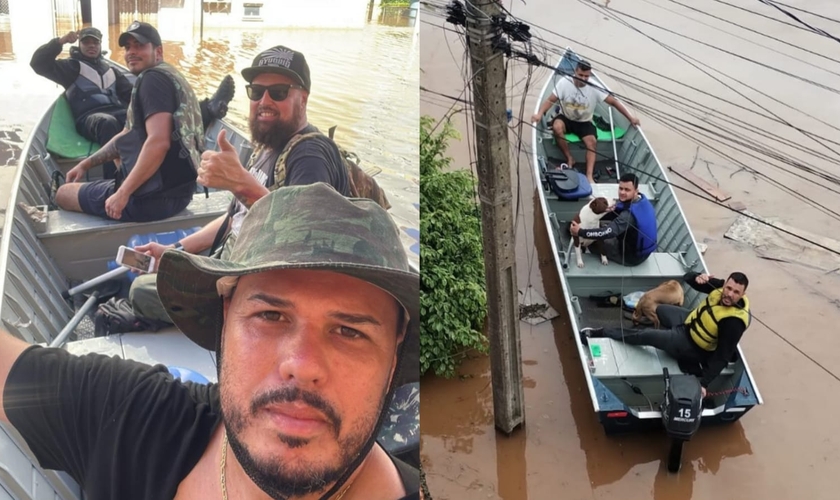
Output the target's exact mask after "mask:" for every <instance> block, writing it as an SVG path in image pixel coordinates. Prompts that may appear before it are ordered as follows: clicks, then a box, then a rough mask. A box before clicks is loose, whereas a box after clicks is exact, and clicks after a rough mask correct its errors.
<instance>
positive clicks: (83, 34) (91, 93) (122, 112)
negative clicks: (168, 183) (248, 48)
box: [29, 27, 235, 179]
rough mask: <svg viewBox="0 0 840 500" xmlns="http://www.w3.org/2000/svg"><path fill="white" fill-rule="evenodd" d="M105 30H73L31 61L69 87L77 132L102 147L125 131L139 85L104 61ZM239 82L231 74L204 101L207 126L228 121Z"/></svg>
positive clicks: (107, 173) (106, 167) (107, 170)
mask: <svg viewBox="0 0 840 500" xmlns="http://www.w3.org/2000/svg"><path fill="white" fill-rule="evenodd" d="M76 40H78V41H79V46H78V47H75V46H74V47H70V57H69V58H67V59H57V57H58V56H59V54H61V51H62V48H63V46H64V44H66V43H74V42H75V41H76ZM101 44H102V32H100V31H99V30H98V29H96V28H92V27H91V28H84V29H82V30H81V31H78V32H75V31H70V32H68V33H67V34H66V35H64V36H62V37H60V38H53V39H52V40H50V41H49V42H47V43H46V44H44V45H42V46H41V47H39V48H38V49H37V50H36V51H35V53H34V54H33V55H32V60H31V62H30V63H29V64H30V66H32V69H33V70H35V73H37V74H39V75H41V76H43V77H45V78H48V79H50V80H52V81H53V82H55V83H57V84H59V85H61V86H62V87H64V89H65V92H64V95H65V97H66V98H67V102H68V104H69V105H70V111H71V112H72V113H73V117H74V118H75V120H76V131H77V132H79V134H80V135H81V136H82V137H84V138H85V139H88V140H90V141H94V142H96V143H98V144H99V145H100V146H103V145H105V144H108V142H109V141H110V140H111V139H112V138H113V137H114V136H115V135H117V134H118V133H120V132H121V131H122V130H123V128H125V117H126V108H127V107H128V103H129V102H130V101H131V90H132V89H133V87H134V82H133V81H129V79H128V78H126V76H125V75H124V74H122V73H121V72H119V71H115V70H114V69H113V68H112V67H111V66H110V65H109V64H108V63H107V62H106V61H105V59H104V56H105V54H106V53H107V52H103V51H102V45H101ZM234 90H235V87H234V84H233V79H232V78H231V77H230V75H228V76H226V77H225V78H224V79H223V80H222V83H221V85H219V88H218V90H216V93H215V94H214V95H213V96H212V97H210V98H205V99H204V100H202V101H201V103H200V106H201V117H202V123H203V125H204V128H207V125H209V124H210V122H212V121H213V120H214V119H216V118H224V117H225V115H226V114H227V111H228V108H227V106H228V103H229V102H230V101H231V99H233V94H234ZM116 169H117V167H116V165H115V163H114V162H113V161H108V162H105V163H104V164H103V165H102V171H103V177H104V178H105V179H113V178H114V176H115V174H116Z"/></svg>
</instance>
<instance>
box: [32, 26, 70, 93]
mask: <svg viewBox="0 0 840 500" xmlns="http://www.w3.org/2000/svg"><path fill="white" fill-rule="evenodd" d="M77 38H78V35H77V34H76V33H75V32H73V31H71V32H70V33H67V34H66V35H64V36H63V37H61V38H53V39H52V40H50V41H49V42H47V43H45V44H44V45H41V46H40V47H38V49H37V50H35V53H34V54H32V60H31V61H30V62H29V65H30V66H31V67H32V69H33V70H35V73H37V74H39V75H41V76H43V77H44V78H49V79H50V80H52V81H54V82H55V83H57V84H59V85H61V86H62V87H64V88H67V87H69V86H70V85H71V84H72V83H73V82H74V81H76V77H78V76H79V67H78V64H79V63H78V62H77V61H73V60H70V59H61V60H57V59H56V57H58V55H59V54H61V50H62V49H63V47H64V44H65V43H73V42H75V41H76V39H77Z"/></svg>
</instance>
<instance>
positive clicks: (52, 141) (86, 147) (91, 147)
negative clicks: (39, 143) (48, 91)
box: [47, 94, 99, 160]
mask: <svg viewBox="0 0 840 500" xmlns="http://www.w3.org/2000/svg"><path fill="white" fill-rule="evenodd" d="M47 151H49V152H50V153H52V154H53V155H55V156H58V157H60V158H66V159H69V160H81V159H82V158H86V157H88V156H90V155H92V154H93V153H95V152H97V151H99V144H97V143H95V142H93V141H90V140H88V139H85V138H84V137H82V136H81V135H80V134H79V133H78V132H77V131H76V121H75V119H74V118H73V112H72V111H71V110H70V103H68V102H67V98H66V97H65V96H64V94H61V95H60V96H59V97H58V99H56V101H55V106H54V107H53V112H52V116H51V117H50V126H49V132H48V133H47Z"/></svg>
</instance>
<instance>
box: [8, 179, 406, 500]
mask: <svg viewBox="0 0 840 500" xmlns="http://www.w3.org/2000/svg"><path fill="white" fill-rule="evenodd" d="M398 231H399V230H398V228H397V226H396V225H395V224H394V222H393V220H392V219H391V218H390V216H389V215H388V214H387V212H386V211H385V210H383V209H382V208H381V207H380V206H379V205H378V204H376V203H375V202H373V201H371V200H368V199H359V198H346V197H344V196H341V195H340V194H339V193H338V192H336V191H335V190H334V189H333V188H331V187H329V186H328V185H326V184H323V183H317V184H313V185H310V186H293V187H284V188H281V189H278V190H276V191H274V192H272V193H270V194H269V195H267V196H265V197H263V198H262V199H260V200H259V201H257V202H256V203H255V204H254V205H253V206H252V207H251V210H250V212H249V214H248V216H247V217H246V218H245V220H244V221H243V223H242V229H241V231H240V234H239V238H238V239H237V242H236V244H235V245H234V248H233V251H232V253H231V256H230V260H227V261H225V260H219V259H213V258H210V257H204V256H197V255H191V254H188V253H186V252H179V251H173V250H170V251H167V252H166V253H165V254H164V255H163V259H162V262H161V266H160V276H159V280H158V287H159V289H160V294H161V297H162V299H163V303H164V305H165V306H166V308H167V311H168V312H169V315H170V317H171V318H172V319H173V320H174V321H175V324H176V325H177V326H178V327H179V328H180V329H181V331H182V332H184V334H185V335H186V336H187V337H189V338H190V339H191V340H192V341H193V342H195V343H197V344H198V345H200V346H201V347H204V348H206V349H210V350H215V351H216V353H217V358H216V359H217V361H218V365H217V367H218V368H217V369H218V373H219V383H218V384H209V385H203V384H201V385H199V384H194V383H192V382H180V381H177V380H173V377H172V376H171V375H170V374H169V372H168V371H167V370H166V368H165V367H163V366H156V367H150V366H148V365H143V364H140V363H135V362H132V361H125V360H120V359H117V358H109V357H106V356H102V355H98V354H88V355H85V356H75V355H71V354H69V353H68V352H66V351H64V350H62V349H55V348H45V347H41V346H38V345H34V346H30V345H27V344H26V343H24V342H22V341H20V340H17V339H14V338H13V337H11V336H9V335H7V334H5V333H0V389H2V390H0V420H4V421H8V422H10V423H11V424H12V425H13V426H14V427H15V429H17V431H18V432H20V434H21V435H22V436H23V438H24V440H25V441H26V442H27V444H28V445H29V447H30V448H31V449H32V451H33V453H34V455H35V457H36V458H37V459H38V461H39V462H40V464H41V466H43V467H47V468H51V469H57V470H64V471H67V472H68V473H69V474H70V475H71V476H72V477H73V478H74V479H76V480H77V481H78V482H79V483H80V484H81V485H82V487H83V488H84V489H85V493H86V495H87V497H88V498H90V499H91V500H99V499H114V498H119V499H126V500H132V499H141V498H142V499H153V498H154V499H161V498H174V497H176V494H177V497H178V498H210V499H223V500H227V499H229V498H230V499H262V498H272V499H288V500H291V499H296V500H310V499H311V500H319V499H320V500H326V499H344V500H359V499H364V500H396V499H416V498H418V483H419V477H418V471H417V469H415V468H412V467H409V466H407V465H406V464H405V463H403V462H402V461H400V460H398V459H395V458H394V457H392V456H390V455H389V453H388V452H386V451H385V450H384V449H383V448H382V446H380V445H379V444H377V443H376V436H377V430H378V429H380V427H381V426H382V425H383V422H384V420H385V415H386V411H387V408H388V406H389V403H390V401H391V398H392V394H393V392H394V389H395V380H396V378H397V375H398V374H399V373H400V371H401V369H402V358H403V354H404V352H405V351H406V350H410V349H417V348H419V337H418V333H419V309H420V305H419V276H418V275H417V273H415V272H412V271H411V270H410V268H409V264H408V259H407V257H406V254H405V250H404V249H403V247H402V244H401V242H400V237H399V232H398ZM414 408H415V411H416V405H415V406H414ZM415 418H416V417H415Z"/></svg>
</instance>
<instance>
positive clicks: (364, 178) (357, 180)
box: [254, 132, 391, 210]
mask: <svg viewBox="0 0 840 500" xmlns="http://www.w3.org/2000/svg"><path fill="white" fill-rule="evenodd" d="M320 135H323V134H321V133H320V132H310V133H308V134H298V135H296V136H294V137H292V138H291V139H290V140H289V142H288V143H287V144H286V147H285V148H283V151H282V152H281V153H280V156H279V157H278V158H277V163H275V164H274V185H272V186H271V188H269V190H270V191H274V190H275V189H277V188H279V187H282V186H283V185H284V183H285V181H286V159H287V158H288V157H289V153H291V152H292V148H293V147H295V145H297V144H299V143H300V142H301V141H304V140H306V139H310V138H312V137H317V136H320ZM330 141H331V142H333V144H335V142H334V141H332V138H330ZM335 146H336V147H337V148H338V153H339V156H341V159H342V161H343V162H344V168H345V169H346V170H347V183H348V184H349V186H350V197H351V198H368V199H371V200H373V201H375V202H376V203H378V204H379V205H380V206H381V207H382V208H384V209H385V210H388V209H390V208H391V204H390V203H388V198H387V197H386V196H385V191H383V190H382V188H381V187H379V184H377V183H376V180H375V179H374V178H373V177H371V176H370V175H368V174H367V173H366V172H365V171H364V170H362V168H361V167H360V166H359V157H358V156H356V154H355V153H351V152H349V151H347V150H345V149H344V148H342V147H341V146H339V145H338V144H335ZM258 153H259V152H258V151H256V152H255V153H254V155H255V156H254V157H256V155H257V154H258Z"/></svg>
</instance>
